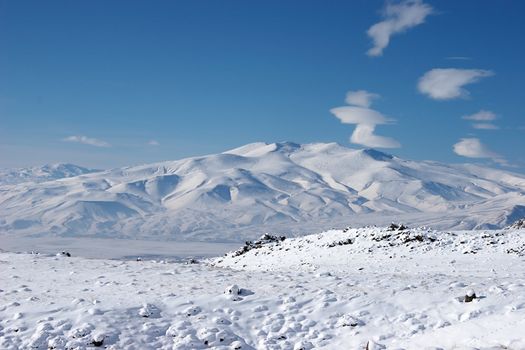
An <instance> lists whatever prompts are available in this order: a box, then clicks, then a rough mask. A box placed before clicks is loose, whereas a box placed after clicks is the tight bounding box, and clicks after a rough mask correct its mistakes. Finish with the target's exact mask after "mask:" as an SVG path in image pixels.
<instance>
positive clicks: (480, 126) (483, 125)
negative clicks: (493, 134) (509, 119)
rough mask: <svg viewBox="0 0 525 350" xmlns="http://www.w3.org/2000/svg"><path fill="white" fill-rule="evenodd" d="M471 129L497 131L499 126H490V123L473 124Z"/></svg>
mask: <svg viewBox="0 0 525 350" xmlns="http://www.w3.org/2000/svg"><path fill="white" fill-rule="evenodd" d="M472 127H473V128H474V129H481V130H498V129H499V126H497V125H494V124H491V123H473V124H472Z"/></svg>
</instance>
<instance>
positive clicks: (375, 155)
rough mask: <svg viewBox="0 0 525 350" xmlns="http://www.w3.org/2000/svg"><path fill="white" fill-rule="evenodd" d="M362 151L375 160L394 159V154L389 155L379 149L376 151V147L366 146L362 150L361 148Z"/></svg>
mask: <svg viewBox="0 0 525 350" xmlns="http://www.w3.org/2000/svg"><path fill="white" fill-rule="evenodd" d="M362 152H363V153H364V154H366V155H368V156H369V157H370V158H373V159H375V160H379V161H383V162H385V161H389V160H391V159H394V156H393V155H391V154H388V153H384V152H381V151H378V150H376V149H373V148H366V149H364V150H362Z"/></svg>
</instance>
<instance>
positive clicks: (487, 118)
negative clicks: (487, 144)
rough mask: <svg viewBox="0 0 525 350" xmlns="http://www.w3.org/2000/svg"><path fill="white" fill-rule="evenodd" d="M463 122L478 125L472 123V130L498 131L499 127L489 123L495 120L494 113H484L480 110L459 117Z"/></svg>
mask: <svg viewBox="0 0 525 350" xmlns="http://www.w3.org/2000/svg"><path fill="white" fill-rule="evenodd" d="M461 118H462V119H465V120H473V121H476V122H479V123H473V124H472V127H473V128H474V129H482V130H497V129H499V126H497V125H495V124H493V123H491V122H492V121H494V120H496V119H497V118H498V116H497V115H496V113H494V112H491V111H485V110H481V111H479V112H477V113H474V114H470V115H464V116H463V117H461Z"/></svg>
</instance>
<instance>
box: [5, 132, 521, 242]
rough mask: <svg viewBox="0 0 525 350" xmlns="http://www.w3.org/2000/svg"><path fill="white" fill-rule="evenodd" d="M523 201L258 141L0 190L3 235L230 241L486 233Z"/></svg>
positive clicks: (464, 181)
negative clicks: (301, 235)
mask: <svg viewBox="0 0 525 350" xmlns="http://www.w3.org/2000/svg"><path fill="white" fill-rule="evenodd" d="M2 182H3V183H5V181H2ZM524 193H525V176H524V175H520V174H513V173H509V172H504V171H500V170H495V169H490V168H484V167H479V166H475V165H447V164H440V163H436V162H427V161H425V162H416V161H409V160H403V159H400V158H397V157H394V156H391V155H388V154H385V153H381V152H379V151H376V150H371V149H366V150H355V149H349V148H346V147H343V146H340V145H338V144H335V143H328V144H323V143H316V144H304V145H299V144H294V143H288V142H285V143H272V144H267V143H253V144H248V145H246V146H243V147H240V148H236V149H233V150H230V151H227V152H224V153H220V154H214V155H208V156H203V157H194V158H187V159H182V160H177V161H168V162H162V163H156V164H148V165H142V166H133V167H126V168H119V169H113V170H108V171H99V172H94V173H83V174H82V175H79V176H75V177H64V178H61V179H57V180H53V181H47V182H41V183H35V182H25V183H19V184H4V185H0V232H2V233H19V234H42V235H47V234H52V235H72V236H76V235H92V236H101V237H108V236H112V237H134V238H138V237H140V238H153V239H186V240H214V241H227V240H241V239H246V238H253V237H255V236H259V235H260V233H261V232H265V231H278V232H283V233H289V234H290V233H293V232H296V231H299V229H300V231H301V232H305V233H306V232H313V231H315V230H319V229H326V228H330V227H334V226H346V225H348V224H385V223H388V222H390V221H404V222H407V223H409V224H412V225H420V224H428V225H431V226H432V227H435V228H446V229H449V228H456V229H470V228H489V227H501V226H504V225H508V224H510V223H512V222H514V221H515V220H517V219H518V218H520V217H523V216H525V196H524Z"/></svg>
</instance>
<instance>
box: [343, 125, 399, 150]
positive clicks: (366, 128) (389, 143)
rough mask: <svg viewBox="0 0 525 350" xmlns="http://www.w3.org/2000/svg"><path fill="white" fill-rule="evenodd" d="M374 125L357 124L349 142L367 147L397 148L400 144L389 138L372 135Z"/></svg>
mask: <svg viewBox="0 0 525 350" xmlns="http://www.w3.org/2000/svg"><path fill="white" fill-rule="evenodd" d="M375 128H376V126H375V125H374V124H357V125H356V127H355V130H354V132H353V133H352V136H351V137H350V141H351V142H352V143H356V144H359V145H364V146H367V147H379V148H399V147H401V144H400V143H399V142H397V141H396V140H394V139H393V138H391V137H385V136H379V135H375V134H374V130H375Z"/></svg>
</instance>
